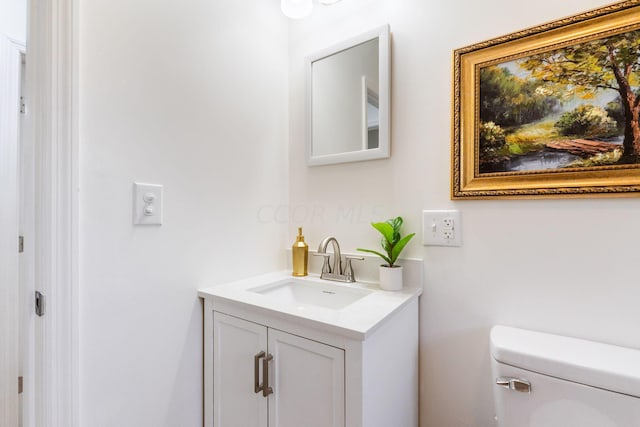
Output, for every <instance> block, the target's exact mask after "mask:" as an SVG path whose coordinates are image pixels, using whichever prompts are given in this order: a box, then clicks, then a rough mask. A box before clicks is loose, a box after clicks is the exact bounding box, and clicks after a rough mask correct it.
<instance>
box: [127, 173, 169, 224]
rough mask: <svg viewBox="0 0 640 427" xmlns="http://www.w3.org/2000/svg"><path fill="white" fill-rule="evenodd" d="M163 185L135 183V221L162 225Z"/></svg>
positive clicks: (136, 222) (135, 222)
mask: <svg viewBox="0 0 640 427" xmlns="http://www.w3.org/2000/svg"><path fill="white" fill-rule="evenodd" d="M162 189H163V187H162V185H159V184H145V183H142V182H134V183H133V223H134V224H135V225H162V211H163V209H162V201H163V200H162Z"/></svg>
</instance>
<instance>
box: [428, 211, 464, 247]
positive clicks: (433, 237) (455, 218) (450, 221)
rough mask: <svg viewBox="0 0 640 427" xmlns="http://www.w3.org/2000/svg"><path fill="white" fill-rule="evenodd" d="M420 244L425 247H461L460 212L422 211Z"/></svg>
mask: <svg viewBox="0 0 640 427" xmlns="http://www.w3.org/2000/svg"><path fill="white" fill-rule="evenodd" d="M422 244H423V245H425V246H462V222H461V219H460V212H459V211H422Z"/></svg>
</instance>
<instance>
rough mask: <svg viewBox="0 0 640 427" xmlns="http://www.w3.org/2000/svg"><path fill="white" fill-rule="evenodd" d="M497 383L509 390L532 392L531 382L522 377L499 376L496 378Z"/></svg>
mask: <svg viewBox="0 0 640 427" xmlns="http://www.w3.org/2000/svg"><path fill="white" fill-rule="evenodd" d="M496 384H497V385H499V386H500V387H504V388H508V389H509V390H515V391H519V392H521V393H531V383H530V382H529V381H527V380H524V379H522V378H512V377H499V378H496Z"/></svg>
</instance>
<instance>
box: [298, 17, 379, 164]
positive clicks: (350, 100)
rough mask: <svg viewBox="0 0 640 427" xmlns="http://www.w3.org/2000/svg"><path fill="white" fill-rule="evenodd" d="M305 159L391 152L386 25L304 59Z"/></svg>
mask: <svg viewBox="0 0 640 427" xmlns="http://www.w3.org/2000/svg"><path fill="white" fill-rule="evenodd" d="M307 73H308V77H307V78H308V82H307V83H308V91H309V93H308V97H309V104H310V105H309V107H308V108H309V110H310V114H309V117H308V129H307V134H308V147H307V161H308V164H309V165H319V164H330V163H342V162H350V161H359V160H368V159H373V158H382V157H388V156H389V148H388V147H389V144H388V87H389V83H388V77H389V75H388V74H389V73H388V27H386V26H385V27H381V28H379V29H376V30H374V31H372V32H369V33H367V34H364V35H362V36H360V37H357V38H354V39H351V40H350V41H347V42H345V43H343V44H342V45H340V46H336V47H334V48H332V49H327V50H326V51H323V52H321V53H319V54H317V55H315V56H314V57H313V58H310V59H308V70H307Z"/></svg>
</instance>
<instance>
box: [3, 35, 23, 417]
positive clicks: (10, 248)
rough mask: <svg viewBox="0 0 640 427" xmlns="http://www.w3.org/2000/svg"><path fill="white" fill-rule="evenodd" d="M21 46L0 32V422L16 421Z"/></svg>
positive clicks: (18, 339) (17, 413)
mask: <svg viewBox="0 0 640 427" xmlns="http://www.w3.org/2000/svg"><path fill="white" fill-rule="evenodd" d="M21 49H22V46H20V45H18V44H16V43H15V42H14V41H13V40H11V39H9V38H7V37H6V36H4V35H0V93H2V96H1V97H0V123H1V125H0V425H3V426H4V425H7V426H11V425H17V424H18V422H19V418H20V417H19V412H20V409H19V408H20V398H19V396H18V387H17V386H18V382H17V381H18V375H19V372H20V356H19V354H20V351H19V348H20V338H19V333H20V327H19V325H20V309H19V307H20V305H19V301H20V292H19V274H18V272H19V258H18V247H17V245H16V243H17V241H18V230H19V217H18V212H19V208H18V205H19V186H20V184H19V170H18V169H19V138H20V112H19V100H20V69H21V65H20V63H21V57H20V51H21Z"/></svg>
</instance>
